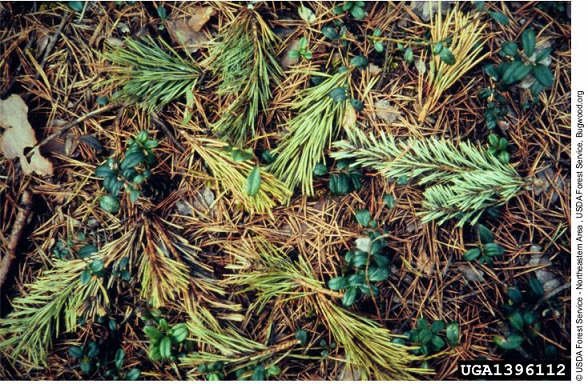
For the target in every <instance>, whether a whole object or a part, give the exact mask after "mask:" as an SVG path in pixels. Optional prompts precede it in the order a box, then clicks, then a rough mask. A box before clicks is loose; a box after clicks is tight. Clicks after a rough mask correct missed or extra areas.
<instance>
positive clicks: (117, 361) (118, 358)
mask: <svg viewBox="0 0 588 384" xmlns="http://www.w3.org/2000/svg"><path fill="white" fill-rule="evenodd" d="M124 360H125V351H124V350H123V349H122V348H119V349H118V350H117V351H116V354H115V355H114V365H115V366H116V368H117V369H118V370H119V371H120V370H121V369H122V366H123V362H124Z"/></svg>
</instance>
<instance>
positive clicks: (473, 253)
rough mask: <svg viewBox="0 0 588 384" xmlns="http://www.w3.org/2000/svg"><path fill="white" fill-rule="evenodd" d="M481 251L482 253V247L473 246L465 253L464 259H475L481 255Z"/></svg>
mask: <svg viewBox="0 0 588 384" xmlns="http://www.w3.org/2000/svg"><path fill="white" fill-rule="evenodd" d="M481 253H482V251H480V248H472V249H470V250H469V251H467V252H466V253H464V254H463V259H464V260H465V261H474V260H476V259H477V258H478V257H480V254H481Z"/></svg>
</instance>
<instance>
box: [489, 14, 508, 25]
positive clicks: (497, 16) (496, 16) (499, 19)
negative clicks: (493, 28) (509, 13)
mask: <svg viewBox="0 0 588 384" xmlns="http://www.w3.org/2000/svg"><path fill="white" fill-rule="evenodd" d="M490 17H491V18H493V19H494V20H495V21H496V22H498V23H500V24H502V25H508V23H509V20H508V17H506V16H505V14H504V13H502V12H496V11H495V12H490Z"/></svg>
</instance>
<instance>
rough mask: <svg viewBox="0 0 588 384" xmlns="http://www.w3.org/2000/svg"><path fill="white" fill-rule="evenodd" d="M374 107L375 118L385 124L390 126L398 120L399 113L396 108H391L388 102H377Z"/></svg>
mask: <svg viewBox="0 0 588 384" xmlns="http://www.w3.org/2000/svg"><path fill="white" fill-rule="evenodd" d="M374 107H376V116H377V117H379V118H380V119H382V120H384V121H385V122H386V124H392V123H393V122H395V121H396V120H398V115H399V114H400V111H399V110H398V108H396V107H392V106H391V105H390V102H389V101H388V100H378V101H377V102H376V103H375V104H374Z"/></svg>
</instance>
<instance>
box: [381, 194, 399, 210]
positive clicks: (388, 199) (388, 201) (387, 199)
mask: <svg viewBox="0 0 588 384" xmlns="http://www.w3.org/2000/svg"><path fill="white" fill-rule="evenodd" d="M382 199H383V200H384V204H385V205H386V207H387V208H389V209H392V208H394V206H395V205H396V199H394V196H392V195H391V194H389V193H384V195H383V196H382Z"/></svg>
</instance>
